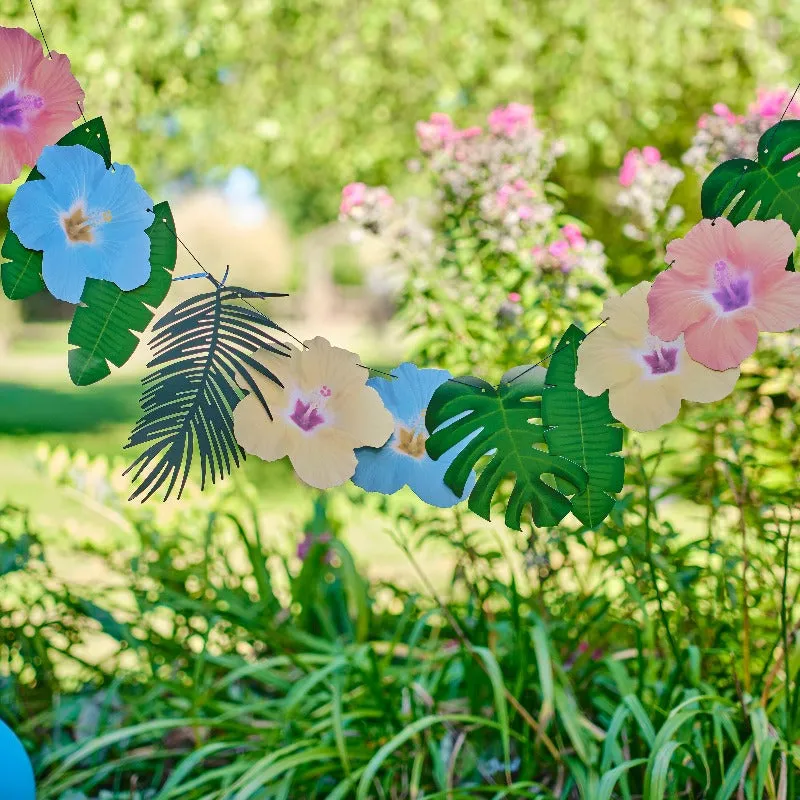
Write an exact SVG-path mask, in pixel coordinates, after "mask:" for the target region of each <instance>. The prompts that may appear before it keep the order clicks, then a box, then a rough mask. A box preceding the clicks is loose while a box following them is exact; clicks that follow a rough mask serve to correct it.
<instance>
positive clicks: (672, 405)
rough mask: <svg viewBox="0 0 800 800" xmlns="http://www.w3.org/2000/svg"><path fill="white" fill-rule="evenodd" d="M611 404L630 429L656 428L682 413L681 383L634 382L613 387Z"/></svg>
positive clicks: (609, 404)
mask: <svg viewBox="0 0 800 800" xmlns="http://www.w3.org/2000/svg"><path fill="white" fill-rule="evenodd" d="M608 407H609V410H610V411H611V413H612V414H613V415H614V417H615V419H618V420H619V421H620V422H621V423H622V424H623V425H626V426H627V427H628V428H631V430H634V431H642V432H644V431H655V430H658V429H659V428H660V427H661V426H662V425H666V424H667V423H669V422H672V421H673V420H674V419H675V418H676V417H677V416H678V414H679V413H680V410H681V391H680V384H677V383H675V382H674V381H663V382H659V383H646V382H644V381H632V382H631V383H628V384H622V385H619V386H612V387H611V389H609V392H608Z"/></svg>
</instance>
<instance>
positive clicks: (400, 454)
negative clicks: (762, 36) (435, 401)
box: [352, 362, 478, 508]
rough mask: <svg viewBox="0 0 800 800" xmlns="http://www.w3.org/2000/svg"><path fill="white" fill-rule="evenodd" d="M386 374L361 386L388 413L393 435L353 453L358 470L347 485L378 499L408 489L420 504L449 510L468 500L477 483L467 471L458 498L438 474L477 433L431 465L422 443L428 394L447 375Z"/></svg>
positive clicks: (404, 367)
mask: <svg viewBox="0 0 800 800" xmlns="http://www.w3.org/2000/svg"><path fill="white" fill-rule="evenodd" d="M392 374H393V375H394V376H395V378H380V377H378V378H370V379H369V381H368V382H367V383H368V385H370V386H373V387H374V388H375V390H376V391H377V392H378V394H379V395H380V399H381V401H382V402H383V404H384V405H385V407H386V409H387V410H389V411H390V412H391V414H392V416H393V418H394V434H393V435H392V436H391V438H390V439H389V441H388V442H386V443H385V444H384V445H383V447H380V448H379V449H375V447H365V448H359V449H358V450H356V457H357V458H358V466H357V467H356V470H355V473H354V474H353V478H352V480H353V483H354V484H355V485H356V486H360V487H361V488H362V489H364V490H365V491H369V492H381V493H382V494H394V493H395V492H396V491H398V489H401V488H402V487H403V486H405V485H408V486H409V488H410V489H411V490H412V491H413V492H414V493H415V494H416V495H417V496H418V497H419V498H420V499H421V500H423V501H424V502H426V503H429V504H430V505H433V506H437V507H439V508H449V507H450V506H453V505H455V504H456V503H458V502H459V501H460V500H463V499H464V498H465V497H466V496H468V495H469V493H470V492H471V491H472V488H473V486H474V485H475V481H476V480H477V478H476V475H475V473H474V471H473V472H472V473H471V474H470V477H469V479H468V481H467V485H466V486H465V490H464V493H463V494H462V496H461V497H458V496H457V495H456V494H455V493H454V492H453V491H452V490H451V489H450V488H449V487H448V486H447V485H446V484H445V482H444V473H445V472H446V471H447V468H448V467H449V466H450V464H452V462H453V460H454V459H455V458H456V456H457V455H458V454H459V453H460V452H461V451H462V450H463V449H464V447H466V446H467V444H469V440H471V439H472V438H474V436H475V435H477V434H478V431H476V432H475V433H474V434H473V435H472V436H469V437H467V439H466V440H465V441H464V442H462V443H461V444H460V445H459V446H458V447H454V448H453V450H452V451H451V452H448V453H447V454H446V456H442V457H441V458H440V459H439V460H438V461H434V460H433V459H432V458H431V457H430V456H429V455H428V453H427V452H426V450H425V441H426V440H427V438H428V431H427V430H426V428H425V411H426V409H427V406H428V403H429V402H430V399H431V397H433V393H434V392H435V391H436V390H437V389H438V388H439V386H441V385H442V384H443V383H444V382H445V381H447V380H449V378H450V377H451V376H450V373H449V372H447V370H443V369H419V368H418V367H417V366H416V365H414V364H412V363H410V362H406V363H404V364H401V365H400V366H398V367H396V368H395V369H394V370H392ZM467 413H468V412H467ZM451 424H452V423H451Z"/></svg>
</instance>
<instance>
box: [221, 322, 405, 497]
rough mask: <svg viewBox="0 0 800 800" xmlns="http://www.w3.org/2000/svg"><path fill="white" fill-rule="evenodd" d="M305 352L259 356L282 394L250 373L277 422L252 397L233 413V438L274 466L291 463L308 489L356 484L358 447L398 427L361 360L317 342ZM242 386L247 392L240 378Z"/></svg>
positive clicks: (379, 440) (323, 341)
mask: <svg viewBox="0 0 800 800" xmlns="http://www.w3.org/2000/svg"><path fill="white" fill-rule="evenodd" d="M305 345H306V347H307V349H306V350H299V349H298V348H295V347H293V346H289V347H287V350H288V351H289V353H290V355H289V356H288V357H281V356H276V355H275V354H271V353H267V352H265V351H258V352H256V353H255V354H254V358H256V359H257V360H259V361H260V362H261V363H262V364H264V365H265V366H267V367H268V368H269V369H270V370H274V374H275V375H276V377H278V378H279V380H280V381H281V383H283V385H284V388H283V389H281V388H280V387H279V386H276V385H275V384H269V383H268V379H267V378H266V377H264V376H260V375H258V373H257V372H255V371H251V372H250V375H251V377H253V379H254V380H255V381H256V382H257V385H258V386H259V387H260V388H261V390H262V392H264V395H265V398H266V399H267V402H268V404H269V406H270V410H271V412H272V415H273V420H272V421H270V419H269V417H268V416H267V413H266V411H264V409H263V407H262V406H261V404H260V403H259V401H258V398H257V397H256V396H255V394H251V395H248V396H247V397H246V398H245V399H244V400H242V401H241V402H240V403H239V404H238V405H237V406H236V408H235V409H234V411H233V419H234V436H235V437H236V441H237V442H239V444H240V445H241V446H242V447H243V448H244V450H245V451H246V452H248V453H252V454H253V455H257V456H260V457H261V458H264V459H265V460H269V461H274V460H276V459H278V458H282V457H283V456H284V455H288V456H289V460H290V461H291V463H292V466H293V467H294V470H295V472H296V473H297V476H298V477H299V478H300V479H301V480H303V481H304V482H305V483H307V484H309V485H310V486H314V487H315V488H318V489H329V488H331V487H333V486H338V485H340V484H342V483H344V482H345V481H346V480H348V479H349V478H350V477H352V475H353V472H354V471H355V468H356V463H357V462H356V457H355V455H354V454H353V451H354V449H355V448H358V447H363V446H365V445H370V444H372V443H374V444H375V445H376V446H377V445H380V444H382V443H383V442H385V441H386V440H387V439H388V438H389V437H390V436H391V433H392V430H393V427H394V424H393V420H392V416H391V414H390V413H389V412H388V411H387V410H386V409H385V408H384V407H383V404H382V403H381V401H380V397H379V396H378V394H377V392H375V390H374V389H372V388H370V387H369V386H367V385H366V380H367V376H368V374H369V373H368V372H367V371H366V370H365V369H364V367H360V366H358V356H357V355H356V354H355V353H351V352H350V351H348V350H343V349H342V348H339V347H333V346H332V345H331V344H330V342H328V341H327V340H326V339H323V338H322V337H320V336H317V337H316V338H314V339H312V340H310V341H307V342H305ZM237 383H238V384H239V385H240V386H242V387H243V388H246V386H247V384H246V382H245V381H244V378H243V376H241V375H238V376H237Z"/></svg>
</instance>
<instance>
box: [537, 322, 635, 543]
mask: <svg viewBox="0 0 800 800" xmlns="http://www.w3.org/2000/svg"><path fill="white" fill-rule="evenodd" d="M585 338H586V334H585V333H584V332H583V331H582V330H581V329H580V328H578V327H576V326H575V325H570V327H569V328H568V329H567V332H566V333H565V334H564V336H563V337H562V338H561V341H560V342H559V344H558V347H557V348H556V350H555V352H554V353H553V356H552V357H551V359H550V366H549V367H548V369H547V377H546V378H545V384H546V385H545V387H544V392H543V394H542V422H544V424H545V432H544V438H545V441H546V442H547V446H548V448H549V450H550V452H551V453H553V454H555V455H559V456H565V457H566V458H568V459H570V460H571V461H576V462H577V463H578V464H580V465H581V466H582V467H583V468H584V469H585V470H586V472H587V473H588V474H589V483H588V484H587V485H586V488H585V489H584V490H583V491H581V492H579V493H578V494H576V495H575V496H574V497H573V498H572V513H573V514H574V515H575V517H577V518H578V519H579V520H580V521H581V522H582V523H583V524H584V525H585V526H586V527H587V528H594V527H595V526H597V525H599V524H600V523H601V522H602V521H603V520H604V519H605V518H606V517H607V516H608V514H609V512H610V511H611V509H612V508H613V507H614V503H615V502H616V501H615V499H614V498H613V497H612V496H611V494H610V493H611V492H618V491H620V490H621V489H622V485H623V483H624V481H625V461H624V460H623V459H622V458H621V457H620V456H615V455H611V454H612V453H616V452H619V450H621V449H622V429H621V428H612V427H610V425H612V424H613V423H615V422H617V420H616V419H614V417H613V416H612V415H611V411H610V410H609V408H608V392H604V393H603V394H601V395H600V396H599V397H589V395H587V394H584V393H583V392H582V391H581V390H580V389H577V388H575V370H576V369H577V368H578V347H579V346H580V343H581V342H582V341H583V340H584V339H585ZM557 485H558V486H559V488H560V489H562V491H565V493H566V491H568V489H567V487H563V488H562V484H561V482H560V481H559V482H558V483H557Z"/></svg>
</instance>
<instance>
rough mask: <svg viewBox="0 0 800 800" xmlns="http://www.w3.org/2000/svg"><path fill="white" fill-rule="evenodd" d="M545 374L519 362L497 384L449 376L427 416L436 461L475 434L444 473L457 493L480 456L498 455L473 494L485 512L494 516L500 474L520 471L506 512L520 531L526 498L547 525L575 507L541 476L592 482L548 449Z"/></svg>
mask: <svg viewBox="0 0 800 800" xmlns="http://www.w3.org/2000/svg"><path fill="white" fill-rule="evenodd" d="M545 374H546V373H545V370H544V369H542V368H541V367H534V368H533V369H527V368H525V367H515V368H514V369H512V370H509V371H508V372H507V373H506V374H505V375H504V376H503V378H502V380H501V381H500V386H499V387H498V388H497V389H495V387H494V386H492V385H491V384H489V383H486V382H485V381H482V380H480V379H479V378H472V377H468V378H459V380H458V382H456V381H448V382H446V383H443V384H442V385H441V386H440V387H439V388H438V389H437V390H436V391H435V392H434V394H433V397H432V398H431V401H430V403H428V410H427V413H426V415H425V425H426V427H427V429H428V431H430V432H431V436H430V437H429V438H428V440H427V441H426V443H425V447H426V450H427V452H428V455H429V456H430V457H431V458H432V459H433V460H434V461H436V460H437V459H438V458H440V457H441V456H442V455H443V454H444V453H446V452H447V451H448V450H450V449H451V448H453V447H454V446H455V445H457V444H459V442H462V441H464V439H466V438H469V443H468V444H467V445H466V446H465V447H464V449H463V450H462V451H461V452H460V453H459V454H458V456H456V458H455V459H454V461H453V463H452V464H451V465H450V466H449V467H448V469H447V471H446V472H445V474H444V482H445V483H446V484H447V485H448V486H449V487H450V489H452V490H453V492H455V493H456V495H458V496H459V497H460V496H461V495H462V494H463V492H464V487H465V486H466V483H467V480H468V479H469V475H470V472H471V470H472V469H473V468H474V467H475V464H476V462H477V461H478V460H479V459H480V458H481V457H482V456H484V455H490V454H491V455H492V458H491V460H490V461H489V463H488V464H487V465H486V466H485V467H484V468H483V470H482V471H481V472H480V475H479V477H478V480H477V482H476V484H475V487H474V488H473V490H472V492H471V493H470V496H469V502H468V506H469V508H470V510H471V511H473V512H474V513H475V514H477V515H478V516H479V517H483V518H484V519H486V520H489V519H490V507H491V501H492V497H493V496H494V494H495V492H496V491H497V488H498V487H499V485H500V481H501V480H502V479H503V478H505V477H506V476H507V475H514V489H513V491H512V493H511V497H510V498H509V501H508V506H507V508H506V514H505V523H506V525H508V527H509V528H513V529H514V530H521V527H520V522H521V519H522V512H523V510H524V508H525V506H527V505H528V504H530V506H531V513H532V520H533V524H534V525H539V526H543V527H544V526H548V527H549V526H552V525H557V524H558V523H559V522H560V521H561V520H562V519H564V517H565V516H566V515H567V514H568V513H569V511H570V502H569V500H568V499H567V498H566V497H564V495H563V494H561V493H560V492H558V491H556V489H555V488H553V487H552V486H550V485H548V483H546V482H545V481H544V480H542V478H543V476H553V477H554V478H556V479H562V480H564V481H566V482H567V484H569V486H570V487H571V488H570V491H571V492H580V491H583V489H585V488H586V484H587V481H588V476H587V474H586V472H585V471H584V469H583V467H581V466H580V465H579V464H576V463H575V462H574V461H571V460H569V459H567V458H564V457H563V456H560V455H555V454H553V453H551V452H548V451H547V450H546V449H545V438H544V426H543V425H541V424H537V423H536V421H535V420H536V419H540V418H541V416H542V410H541V399H540V398H541V396H542V392H543V389H544V379H545ZM440 425H441V426H443V427H441V428H439V426H440ZM437 428H438V430H437ZM491 451H493V453H492V452H491Z"/></svg>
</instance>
